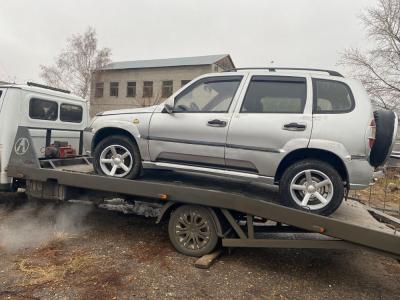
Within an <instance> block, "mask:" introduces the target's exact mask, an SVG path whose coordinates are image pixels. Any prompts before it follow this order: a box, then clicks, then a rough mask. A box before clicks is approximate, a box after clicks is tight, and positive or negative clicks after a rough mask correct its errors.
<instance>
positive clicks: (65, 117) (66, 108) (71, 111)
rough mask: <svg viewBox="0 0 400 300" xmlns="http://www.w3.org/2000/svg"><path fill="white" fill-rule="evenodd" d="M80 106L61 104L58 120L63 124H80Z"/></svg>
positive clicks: (81, 112)
mask: <svg viewBox="0 0 400 300" xmlns="http://www.w3.org/2000/svg"><path fill="white" fill-rule="evenodd" d="M82 117H83V109H82V106H79V105H72V104H61V108H60V120H61V121H63V122H71V123H80V122H82Z"/></svg>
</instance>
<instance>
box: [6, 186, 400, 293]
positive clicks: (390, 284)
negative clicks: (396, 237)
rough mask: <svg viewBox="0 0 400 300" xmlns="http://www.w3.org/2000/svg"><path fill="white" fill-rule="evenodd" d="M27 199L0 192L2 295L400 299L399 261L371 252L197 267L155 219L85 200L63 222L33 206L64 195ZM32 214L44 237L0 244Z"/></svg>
mask: <svg viewBox="0 0 400 300" xmlns="http://www.w3.org/2000/svg"><path fill="white" fill-rule="evenodd" d="M12 203H18V204H16V205H11V204H12ZM26 205H29V204H24V197H23V196H21V195H20V196H15V195H12V194H0V299H3V298H4V299H41V298H45V299H132V298H145V299H160V298H182V299H200V298H219V299H248V298H266V299H289V298H290V299H321V298H324V299H326V298H329V299H360V298H362V299H400V264H399V263H398V261H396V260H395V259H392V258H387V257H383V256H378V255H375V254H372V253H369V252H364V251H360V250H354V251H349V250H346V251H343V250H341V251H339V250H288V249H234V250H233V251H232V253H230V254H228V253H224V254H223V255H222V256H221V257H220V259H219V260H218V261H217V262H216V263H215V264H214V265H213V266H212V267H211V268H210V269H208V270H201V269H197V268H195V267H194V262H195V260H196V259H195V258H192V257H187V256H184V255H181V254H179V253H177V252H176V251H175V250H174V249H173V248H172V246H171V245H170V243H169V240H168V236H167V226H166V224H161V225H156V224H155V223H154V219H151V218H145V217H138V216H132V215H124V214H122V213H118V212H110V211H105V210H100V209H92V210H91V211H88V212H87V214H86V215H85V216H84V218H83V219H82V214H79V216H80V218H79V219H71V220H69V222H67V223H68V224H71V222H72V223H74V224H75V226H73V229H72V230H71V226H69V227H65V228H64V227H60V226H59V225H57V224H58V221H57V220H56V219H57V218H56V219H55V218H53V217H52V216H51V215H49V214H47V215H46V214H43V213H40V212H42V211H50V212H52V213H55V214H57V215H60V213H59V212H60V211H62V212H64V206H65V205H53V204H49V203H43V204H36V205H35V206H29V207H28V209H27V208H26ZM49 207H50V208H51V209H49ZM74 207H75V209H76V210H78V211H79V210H80V206H79V205H78V206H74ZM21 210H24V211H25V212H24V213H25V215H24V216H23V217H22V218H20V219H19V221H18V222H17V223H18V226H17V225H16V224H14V225H13V223H10V220H11V219H12V218H15V216H20V215H21V214H18V213H20V212H21ZM67 211H71V210H70V208H69V210H67ZM38 215H40V218H41V220H42V222H41V223H40V224H41V226H44V227H45V229H46V230H47V231H46V232H50V234H49V238H48V239H44V240H42V241H41V243H40V244H34V243H33V244H32V245H26V244H23V247H21V248H19V249H14V248H13V249H11V250H10V249H8V248H7V245H4V243H5V239H4V238H1V236H2V235H1V232H3V233H4V232H14V233H15V234H14V235H15V236H18V235H19V234H22V233H21V232H18V230H19V229H20V228H25V229H24V230H26V228H27V227H26V226H21V223H22V225H27V224H28V225H29V224H30V223H29V222H32V220H34V219H35V218H37V216H38ZM61 215H62V214H61ZM72 215H74V214H72ZM71 218H72V216H71ZM10 224H11V225H10ZM35 224H36V223H35ZM56 225H57V226H56ZM7 226H8V227H10V226H11V227H12V226H14V227H13V228H11V229H13V230H14V231H10V228H5V227H7ZM49 229H50V230H49ZM77 229H79V230H77ZM39 230H40V227H39ZM52 230H53V231H52ZM3 235H4V234H3ZM8 238H10V237H8Z"/></svg>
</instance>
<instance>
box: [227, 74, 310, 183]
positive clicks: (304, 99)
mask: <svg viewBox="0 0 400 300" xmlns="http://www.w3.org/2000/svg"><path fill="white" fill-rule="evenodd" d="M249 81H250V82H249V84H248V88H247V91H246V93H245V95H244V97H243V100H242V103H239V105H237V107H236V109H235V111H234V113H233V116H232V120H231V123H230V127H229V133H228V138H227V145H226V164H227V167H228V168H235V169H241V170H243V171H247V172H251V173H257V174H259V175H263V176H267V177H270V178H271V179H273V177H274V175H275V172H276V169H277V167H278V165H279V162H280V161H281V159H282V158H283V157H284V156H285V155H287V153H289V152H290V151H292V150H294V149H298V148H306V147H307V146H308V143H309V139H310V135H311V130H312V107H311V104H312V92H311V85H310V84H307V82H308V83H310V79H309V78H305V77H292V76H265V75H259V76H258V75H255V76H252V77H251V78H249Z"/></svg>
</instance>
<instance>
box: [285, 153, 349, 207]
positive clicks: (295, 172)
mask: <svg viewBox="0 0 400 300" xmlns="http://www.w3.org/2000/svg"><path fill="white" fill-rule="evenodd" d="M279 190H280V194H281V198H282V201H283V203H284V204H285V205H287V206H290V207H293V208H297V209H300V210H304V211H309V212H312V213H316V214H320V215H330V214H331V213H333V212H334V211H335V210H336V209H337V208H338V207H339V206H340V204H341V203H342V201H343V197H344V184H343V180H342V178H341V176H340V175H339V173H338V172H337V171H336V169H335V168H333V167H332V166H331V165H329V164H327V163H325V162H323V161H318V160H310V159H307V160H302V161H299V162H297V163H295V164H293V165H291V166H290V167H288V168H287V169H286V171H285V172H284V174H283V176H282V178H281V180H280V188H279Z"/></svg>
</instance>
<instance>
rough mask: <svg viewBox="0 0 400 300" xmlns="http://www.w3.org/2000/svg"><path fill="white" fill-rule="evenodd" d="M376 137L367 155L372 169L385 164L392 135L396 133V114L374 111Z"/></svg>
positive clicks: (392, 142)
mask: <svg viewBox="0 0 400 300" xmlns="http://www.w3.org/2000/svg"><path fill="white" fill-rule="evenodd" d="M374 118H375V125H376V135H375V142H374V145H373V146H372V149H371V153H370V155H369V162H370V164H371V166H373V167H379V166H381V165H383V164H385V162H386V160H387V158H388V157H389V155H390V152H391V151H392V147H393V144H394V135H395V133H396V132H397V124H396V123H397V122H396V114H395V113H394V112H392V111H390V110H377V111H374Z"/></svg>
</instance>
